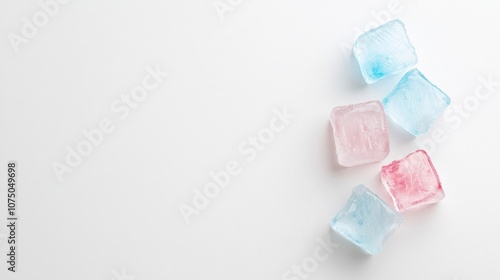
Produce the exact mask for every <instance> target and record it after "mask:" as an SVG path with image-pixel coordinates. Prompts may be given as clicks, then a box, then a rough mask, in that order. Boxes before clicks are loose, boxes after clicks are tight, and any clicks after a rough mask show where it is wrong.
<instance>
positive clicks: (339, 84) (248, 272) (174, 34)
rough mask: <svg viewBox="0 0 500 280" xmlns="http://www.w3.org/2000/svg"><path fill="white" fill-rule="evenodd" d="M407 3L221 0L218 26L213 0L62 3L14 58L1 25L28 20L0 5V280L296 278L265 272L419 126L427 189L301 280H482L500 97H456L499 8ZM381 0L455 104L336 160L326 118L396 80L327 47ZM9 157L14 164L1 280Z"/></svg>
mask: <svg viewBox="0 0 500 280" xmlns="http://www.w3.org/2000/svg"><path fill="white" fill-rule="evenodd" d="M42 1H47V0H42ZM416 2H417V1H402V0H401V1H399V2H396V3H395V4H391V1H388V0H386V1H384V0H382V1H319V0H313V1H298V0H278V1H265V0H243V1H241V3H239V4H238V1H232V3H234V4H235V5H234V7H233V8H232V10H231V11H228V12H226V13H224V15H223V19H222V20H221V18H220V17H219V15H218V14H217V12H216V11H215V9H214V7H213V2H212V0H204V1H181V0H178V1H173V0H168V1H159V0H158V1H152V0H150V1H146V0H143V1H118V0H115V1H97V0H88V1H76V0H75V1H70V3H68V4H66V5H61V7H60V10H59V12H58V13H57V14H56V15H55V16H54V17H52V18H50V19H49V22H48V24H47V25H46V26H44V27H41V28H38V31H37V32H36V34H35V36H34V37H33V38H29V39H27V42H26V43H22V44H21V45H20V46H19V51H18V52H17V53H16V52H15V51H14V48H13V46H12V44H11V43H10V41H9V34H11V32H13V33H15V34H18V35H19V36H22V32H21V30H22V27H23V25H24V23H23V20H22V18H23V17H27V18H28V19H29V20H30V21H32V16H33V15H34V14H35V13H37V12H39V11H42V9H41V7H40V6H39V4H38V1H6V0H2V1H0V18H1V25H0V35H1V36H0V131H1V134H0V163H1V166H3V167H2V168H0V182H2V183H1V184H2V188H1V191H0V198H1V200H0V213H1V215H0V217H2V218H1V221H2V222H1V225H2V226H1V227H0V251H1V252H2V255H1V256H0V260H1V262H0V263H1V265H0V269H1V270H0V279H53V280H57V279H105V280H109V279H115V280H119V279H137V280H141V279H142V280H144V279H219V280H222V279H294V280H297V279H301V278H292V276H291V275H290V276H287V277H288V278H287V277H284V276H286V273H287V270H290V269H291V268H292V267H293V266H294V265H301V264H302V262H303V261H304V260H306V259H308V258H310V257H313V256H314V250H315V249H316V248H317V247H318V246H319V245H318V244H319V243H318V241H317V240H318V239H326V238H327V237H328V236H329V235H330V229H329V220H330V219H331V218H332V216H333V215H334V214H335V213H336V212H337V211H339V210H340V209H341V207H342V206H343V204H344V203H345V202H346V200H347V198H348V197H349V195H350V193H351V190H352V188H353V187H354V186H355V185H357V184H360V183H362V184H365V185H367V186H368V187H369V188H370V189H371V190H372V191H374V192H375V193H377V194H378V195H379V196H380V197H381V198H383V199H384V200H385V201H387V202H388V203H389V202H390V199H389V197H388V195H387V194H386V193H385V190H383V188H382V185H381V183H380V181H379V179H378V172H379V170H380V167H381V166H382V165H383V164H387V163H389V162H391V161H392V160H395V159H398V158H401V157H403V156H404V155H406V154H408V153H410V152H412V151H414V150H416V149H417V148H418V143H417V142H416V141H423V139H427V140H428V139H431V138H430V137H431V136H432V134H433V132H434V131H436V130H437V131H438V132H436V133H437V134H439V133H441V134H444V135H443V136H441V138H442V139H441V143H438V144H437V145H436V147H435V148H434V149H432V151H430V152H431V157H432V159H433V162H434V164H435V166H436V169H437V170H438V172H439V174H440V176H441V180H442V183H443V187H444V190H445V192H446V195H447V196H446V198H445V199H444V200H443V201H441V202H440V203H438V204H436V205H433V206H430V207H426V208H422V209H416V210H414V211H408V212H405V213H404V217H405V222H404V223H403V224H402V225H401V227H400V228H399V229H398V230H397V231H396V232H395V233H394V235H393V236H391V238H390V239H388V241H387V242H386V244H385V246H384V249H383V251H382V253H381V254H379V255H377V256H365V255H363V254H362V253H360V252H359V250H358V249H357V248H356V247H354V246H352V245H351V244H349V243H346V242H344V241H340V240H339V241H338V243H339V245H338V248H335V250H334V251H333V253H331V254H329V257H328V259H327V260H325V261H320V262H319V264H318V266H317V267H316V268H314V269H312V271H311V272H310V273H307V277H308V278H307V279H430V280H434V279H436V280H451V279H460V280H462V279H499V278H500V266H499V265H498V261H499V260H500V241H499V240H500V218H499V214H500V203H499V202H498V200H499V197H500V189H499V187H498V182H499V180H498V167H499V163H498V156H499V155H500V146H499V140H500V135H499V132H498V131H499V130H498V120H499V119H500V110H498V104H499V101H500V96H499V95H500V86H499V85H498V84H497V85H496V86H495V87H493V88H492V92H491V93H490V96H489V97H488V98H486V99H485V100H482V101H479V102H476V101H478V99H477V98H476V97H474V92H475V90H476V88H477V87H478V86H481V82H480V77H483V78H484V79H488V76H489V75H492V76H491V77H492V79H493V80H494V81H500V73H499V72H500V51H499V44H500V39H499V36H500V35H499V33H498V26H500V17H498V14H499V12H500V5H499V4H498V2H497V1H431V0H428V1H418V3H416ZM398 3H399V4H398ZM388 5H389V6H390V7H393V6H394V7H397V12H396V13H394V12H391V17H392V18H399V19H401V20H402V21H403V22H404V23H405V24H406V27H407V30H408V34H409V36H410V40H411V41H412V43H413V44H414V46H415V48H416V51H417V54H418V57H419V63H418V68H419V69H420V70H421V71H422V72H423V73H424V74H425V75H426V76H427V78H429V80H431V81H432V82H434V83H435V84H436V85H438V86H439V87H440V88H441V89H442V90H443V91H445V92H446V93H447V94H448V95H449V96H450V97H451V98H452V105H451V107H450V108H451V110H458V108H459V107H456V106H459V105H461V104H462V103H464V102H468V105H467V108H469V109H471V110H469V111H467V110H466V109H465V113H466V114H464V115H463V116H460V115H459V114H458V113H457V112H453V111H451V112H449V117H450V118H451V117H453V118H454V121H453V122H452V121H451V120H450V119H448V120H445V119H444V118H442V119H440V120H439V121H438V122H436V123H435V124H434V126H433V128H432V129H431V130H430V131H429V133H427V134H426V135H424V136H422V137H419V138H418V139H415V138H413V137H411V136H410V135H409V134H408V133H405V132H404V131H402V130H401V129H400V128H399V127H397V126H396V125H393V124H391V125H390V127H389V129H390V133H391V153H390V155H389V156H388V158H387V159H386V160H384V161H382V162H380V163H375V164H368V165H364V166H359V167H353V168H348V169H343V168H340V167H338V165H337V164H336V159H335V155H334V154H333V151H332V147H331V136H330V128H329V120H328V118H329V113H330V110H331V108H332V107H334V106H339V105H346V104H351V103H359V102H365V101H369V100H375V99H379V100H380V99H382V98H383V97H384V96H385V95H386V94H388V93H389V91H390V90H391V89H392V88H393V87H394V86H395V84H396V83H397V81H398V79H399V78H400V77H401V75H399V76H395V77H391V78H387V79H384V80H381V81H379V82H377V83H376V84H373V85H370V86H365V85H363V81H362V78H361V75H360V74H359V72H358V70H357V68H356V65H355V64H353V63H352V61H351V60H350V58H349V57H346V56H345V55H344V53H343V51H342V48H341V46H342V45H346V44H347V45H349V44H352V43H353V41H354V36H355V34H356V29H361V30H364V29H365V26H366V25H367V24H368V25H370V22H372V23H373V22H375V18H376V16H374V13H379V15H380V14H384V13H387V11H388V10H389V8H388ZM391 5H393V6H391ZM382 10H383V11H382ZM380 11H382V12H380ZM156 65H159V66H160V68H161V69H162V70H163V71H168V72H169V73H170V76H169V77H168V78H166V79H164V81H163V82H162V83H161V84H160V86H159V87H158V88H157V89H156V90H153V91H151V92H150V94H149V95H148V96H147V98H146V99H145V100H144V101H142V102H140V103H139V105H138V106H137V108H136V109H134V110H133V111H132V112H131V113H130V115H129V116H128V117H127V118H125V119H123V120H121V119H120V118H119V115H118V114H116V113H113V112H112V111H111V109H110V106H111V104H112V102H113V101H114V100H116V99H117V98H118V99H119V98H120V95H122V94H127V95H128V94H130V92H131V90H132V88H133V87H134V86H136V85H140V84H141V81H142V79H143V78H144V77H145V76H147V71H146V68H147V67H148V66H153V67H155V66H156ZM495 75H496V77H497V78H495ZM480 90H482V92H483V93H487V91H486V90H485V89H484V87H482V88H481V89H480ZM476 105H477V106H476ZM283 107H286V108H287V111H288V112H290V113H291V114H293V115H294V116H295V118H294V119H293V120H292V121H291V123H290V124H289V125H287V126H286V128H285V129H284V130H283V131H282V132H279V133H276V134H275V135H274V139H273V140H272V141H271V142H270V143H268V144H266V145H265V148H264V150H262V151H259V152H258V153H257V155H256V157H255V158H254V159H252V160H250V161H247V159H248V158H249V156H248V155H242V154H241V153H239V152H238V146H239V145H240V144H241V143H243V142H244V141H247V138H248V137H250V136H254V135H256V134H257V133H258V132H259V131H261V130H262V129H264V128H266V127H268V126H269V121H270V120H271V119H272V118H273V109H277V110H282V108H283ZM457 117H458V119H457ZM104 118H109V119H111V120H112V121H113V124H114V126H115V130H114V131H113V132H112V133H109V134H106V135H105V136H104V139H103V141H102V143H101V144H100V145H98V146H97V147H94V149H93V150H92V152H91V153H90V155H88V156H87V157H85V158H84V159H83V160H82V162H81V164H79V165H78V166H77V167H76V168H74V169H73V170H72V172H71V173H65V174H64V175H63V181H62V182H60V181H59V180H58V178H57V176H56V173H55V172H54V170H53V166H52V165H53V164H54V162H59V163H62V164H64V163H65V156H66V154H67V151H66V148H67V147H68V146H69V147H72V148H73V149H74V148H75V147H76V145H77V144H78V143H80V142H81V141H83V140H84V139H85V137H84V136H83V134H82V131H83V130H91V129H95V128H97V127H98V125H99V122H100V121H101V120H102V119H104ZM428 147H429V146H428ZM8 160H16V161H17V162H18V165H19V169H18V179H19V183H18V195H19V201H18V215H19V219H20V220H19V221H18V223H19V226H18V230H19V232H18V242H19V245H18V252H17V253H18V266H17V269H18V273H17V274H16V275H15V276H14V275H13V274H12V273H10V272H7V266H6V263H5V254H6V250H7V244H6V237H7V229H6V227H5V224H6V220H5V218H4V217H6V214H7V211H6V210H7V206H6V193H7V191H6V188H7V186H6V180H7V174H6V173H7V170H6V163H7V161H8ZM233 160H234V161H237V162H239V163H240V168H241V173H240V174H239V175H237V176H233V177H231V182H230V184H229V185H228V186H227V187H226V188H224V189H223V190H222V191H221V192H220V194H219V195H218V196H217V197H216V198H213V199H210V203H209V205H208V207H206V208H205V209H203V210H201V211H200V213H199V215H193V216H192V217H190V223H189V224H187V223H186V221H185V219H184V218H183V216H182V215H181V213H180V211H179V206H180V205H181V204H185V205H191V206H192V205H193V204H192V199H193V197H194V194H193V191H194V190H195V189H198V190H202V189H203V186H204V185H205V184H206V183H208V182H210V181H211V178H210V176H209V173H210V172H218V171H220V170H223V169H224V168H225V165H226V163H228V162H230V161H233ZM333 238H335V237H333ZM309 260H310V259H309ZM310 270H311V269H310ZM295 277H297V276H295ZM303 278H305V277H303Z"/></svg>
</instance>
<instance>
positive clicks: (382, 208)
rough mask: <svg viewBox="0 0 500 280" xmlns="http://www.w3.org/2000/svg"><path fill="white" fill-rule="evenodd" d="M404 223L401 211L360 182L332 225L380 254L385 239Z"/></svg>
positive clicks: (370, 252) (364, 247) (371, 250)
mask: <svg viewBox="0 0 500 280" xmlns="http://www.w3.org/2000/svg"><path fill="white" fill-rule="evenodd" d="M402 222H403V217H402V216H401V214H399V213H398V212H396V211H395V210H393V209H391V208H390V207H389V206H388V205H387V204H385V202H383V201H382V200H381V199H380V198H379V197H378V196H377V195H375V194H374V193H373V192H371V191H370V190H369V189H367V188H366V187H365V186H363V185H358V186H356V187H354V189H353V191H352V195H351V197H350V198H349V200H348V201H347V203H346V205H345V206H344V208H342V210H340V212H339V213H338V214H337V215H336V216H335V217H334V218H333V219H332V221H331V223H330V226H331V227H332V229H333V230H335V231H336V232H338V233H339V234H340V235H342V236H343V237H344V238H346V239H347V240H349V241H351V242H352V243H354V244H355V245H357V246H359V247H360V248H361V249H363V250H364V251H366V252H367V253H369V254H371V255H375V254H378V253H380V251H381V250H382V245H383V243H384V242H385V240H386V239H387V238H389V236H390V235H391V234H392V233H393V232H394V231H395V230H396V229H397V228H398V227H399V225H400V224H401V223H402Z"/></svg>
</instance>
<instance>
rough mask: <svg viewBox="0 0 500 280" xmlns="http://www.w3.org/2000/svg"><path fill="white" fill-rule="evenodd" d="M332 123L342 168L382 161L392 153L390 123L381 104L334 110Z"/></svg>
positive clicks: (331, 114) (350, 106)
mask: <svg viewBox="0 0 500 280" xmlns="http://www.w3.org/2000/svg"><path fill="white" fill-rule="evenodd" d="M330 123H331V125H332V128H333V139H334V141H335V149H336V152H337V157H338V162H339V164H340V165H342V166H346V167H348V166H355V165H360V164H364V163H370V162H376V161H381V160H383V159H385V158H386V157H387V155H388V154H389V134H388V132H387V121H386V119H385V112H384V107H383V106H382V103H380V101H370V102H366V103H360V104H355V105H348V106H340V107H335V108H333V109H332V112H331V113H330Z"/></svg>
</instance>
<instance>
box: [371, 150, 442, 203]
mask: <svg viewBox="0 0 500 280" xmlns="http://www.w3.org/2000/svg"><path fill="white" fill-rule="evenodd" d="M380 178H381V180H382V183H383V184H384V187H385V188H386V190H387V191H388V192H389V194H390V195H391V197H392V200H393V201H394V206H395V207H396V209H397V210H398V211H400V212H402V211H405V210H407V209H410V208H413V207H417V206H420V205H424V204H431V203H436V202H438V201H440V200H442V199H443V198H444V197H445V194H444V191H443V188H442V187H441V181H440V180H439V176H438V174H437V172H436V169H435V168H434V165H433V164H432V162H431V159H430V158H429V156H428V155H427V153H426V152H425V151H424V150H417V151H415V152H413V153H411V154H409V155H407V156H406V157H404V158H403V159H400V160H396V161H393V162H392V163H390V164H388V165H385V166H382V171H381V172H380Z"/></svg>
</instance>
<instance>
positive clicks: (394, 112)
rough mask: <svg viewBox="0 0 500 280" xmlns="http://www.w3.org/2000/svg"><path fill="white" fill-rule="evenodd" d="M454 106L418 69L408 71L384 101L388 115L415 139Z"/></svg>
mask: <svg viewBox="0 0 500 280" xmlns="http://www.w3.org/2000/svg"><path fill="white" fill-rule="evenodd" d="M450 102H451V100H450V97H448V95H446V94H445V93H444V92H443V91H441V90H440V89H439V88H438V87H436V86H435V85H433V84H432V83H431V82H429V80H427V78H425V76H424V75H422V73H420V71H418V70H417V69H412V70H410V71H408V73H406V74H405V75H404V76H403V78H401V80H400V81H399V83H398V84H397V85H396V87H395V88H394V90H393V91H392V92H391V93H390V94H389V95H388V96H387V97H385V98H384V100H382V104H384V109H385V112H386V113H387V115H389V116H390V117H391V118H392V119H393V120H394V121H395V122H397V123H398V124H399V125H401V126H402V127H403V128H404V129H406V130H407V131H408V132H410V133H411V134H413V135H415V136H418V135H421V134H423V133H425V132H426V131H427V130H429V127H430V126H431V124H432V123H433V122H434V121H435V120H436V119H437V118H438V117H439V116H440V115H441V114H442V113H443V111H444V110H445V108H446V107H447V106H448V105H450Z"/></svg>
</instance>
